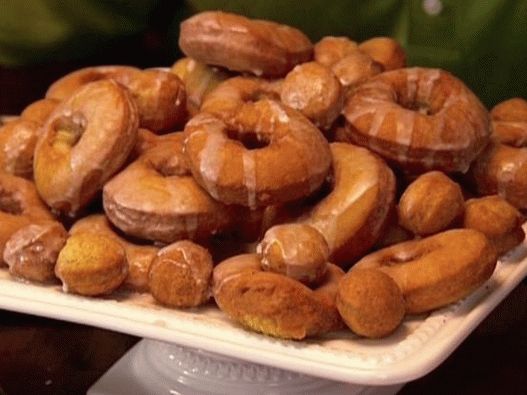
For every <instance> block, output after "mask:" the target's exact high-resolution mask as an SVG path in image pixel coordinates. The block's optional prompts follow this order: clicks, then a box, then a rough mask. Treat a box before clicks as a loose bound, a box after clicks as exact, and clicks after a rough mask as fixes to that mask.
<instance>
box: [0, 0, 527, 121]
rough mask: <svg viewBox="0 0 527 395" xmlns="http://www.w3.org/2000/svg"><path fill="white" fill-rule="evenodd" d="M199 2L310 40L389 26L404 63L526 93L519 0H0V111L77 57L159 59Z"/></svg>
mask: <svg viewBox="0 0 527 395" xmlns="http://www.w3.org/2000/svg"><path fill="white" fill-rule="evenodd" d="M209 9H221V10H226V11H233V12H237V13H240V14H244V15H247V16H250V17H256V18H264V19H271V20H275V21H278V22H282V23H287V24H290V25H293V26H295V27H298V28H300V29H301V30H303V31H304V32H305V33H306V34H308V35H309V36H310V37H311V39H312V40H313V41H314V42H315V41H317V40H319V39H320V38H321V37H323V36H325V35H345V36H349V37H351V38H352V39H353V40H356V41H362V40H364V39H366V38H369V37H372V36H377V35H388V36H392V37H395V38H396V39H397V40H399V41H400V42H401V44H402V45H403V46H404V47H405V48H406V50H407V54H408V64H409V65H419V66H433V67H441V68H444V69H446V70H449V71H451V72H453V73H454V74H456V75H457V76H458V77H460V78H461V79H463V80H464V81H465V82H466V83H467V84H468V85H469V86H470V87H471V88H472V89H473V90H474V91H475V92H476V94H477V95H478V96H480V97H481V99H482V100H483V102H484V103H485V104H486V105H487V106H489V107H490V106H492V105H494V104H495V103H497V102H499V101H501V100H504V99H506V98H509V97H513V96H521V97H527V0H464V1H457V0H369V1H361V0H341V1H339V0H323V1H321V0H302V1H297V0H252V1H246V0H187V1H174V0H135V1H132V0H104V1H101V0H99V1H98V0H75V1H73V0H71V1H68V0H25V1H16V0H3V1H1V2H0V113H4V114H5V113H11V114H15V113H18V112H20V110H22V109H23V108H24V107H25V106H26V105H27V104H29V103H30V102H31V101H34V100H36V99H38V98H40V97H42V96H43V94H44V92H45V90H46V87H47V86H48V85H49V84H50V83H51V82H52V81H53V80H55V79H56V78H58V77H59V76H61V75H62V74H65V73H67V72H69V71H71V70H74V69H76V68H79V67H84V66H87V65H95V64H131V65H137V66H140V67H149V66H169V65H171V64H172V63H174V61H175V60H176V59H177V58H178V57H180V56H181V53H180V52H179V49H178V46H177V40H178V33H179V23H180V22H181V20H182V19H184V18H186V17H188V16H190V15H192V14H194V13H196V12H198V11H203V10H209Z"/></svg>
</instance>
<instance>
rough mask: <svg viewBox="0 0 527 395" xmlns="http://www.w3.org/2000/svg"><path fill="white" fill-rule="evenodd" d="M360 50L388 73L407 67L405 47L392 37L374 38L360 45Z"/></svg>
mask: <svg viewBox="0 0 527 395" xmlns="http://www.w3.org/2000/svg"><path fill="white" fill-rule="evenodd" d="M359 49H360V50H361V51H362V52H364V53H365V54H367V55H369V56H371V57H372V58H373V60H375V61H376V62H379V63H380V64H382V65H383V67H384V69H385V70H386V71H388V70H394V69H400V68H402V67H405V65H406V54H405V52H404V49H403V47H401V45H400V44H399V43H398V42H397V41H395V40H394V39H393V38H390V37H373V38H370V39H369V40H366V41H363V42H362V43H360V44H359Z"/></svg>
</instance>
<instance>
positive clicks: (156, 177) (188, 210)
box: [103, 133, 233, 243]
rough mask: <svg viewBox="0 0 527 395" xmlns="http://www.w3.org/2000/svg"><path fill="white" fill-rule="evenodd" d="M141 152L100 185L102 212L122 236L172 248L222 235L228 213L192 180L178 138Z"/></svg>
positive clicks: (229, 212) (226, 226)
mask: <svg viewBox="0 0 527 395" xmlns="http://www.w3.org/2000/svg"><path fill="white" fill-rule="evenodd" d="M177 136H179V137H175V138H173V139H169V140H166V141H164V142H163V144H159V145H157V146H154V147H153V148H152V149H150V150H148V151H147V152H145V153H144V154H143V155H142V156H141V157H139V158H138V159H137V160H136V161H135V162H133V163H132V164H131V165H129V166H128V167H127V168H126V169H124V170H123V171H121V172H120V173H119V174H117V175H116V176H115V177H114V178H113V179H112V180H110V181H109V182H107V183H106V185H105V186H104V189H103V206H104V211H105V212H106V215H107V216H108V219H109V220H110V221H111V222H112V223H113V224H114V225H115V226H116V227H117V228H118V229H120V230H122V231H123V232H124V233H125V234H127V235H130V236H134V237H139V238H141V239H147V240H155V241H160V242H163V243H172V242H174V241H177V240H181V239H193V240H196V239H202V238H207V237H209V236H211V235H213V234H215V233H217V232H220V231H222V230H224V229H227V228H229V227H230V226H231V224H232V223H233V219H232V218H233V217H232V210H231V209H230V208H228V207H226V206H225V205H223V204H221V203H219V202H217V201H216V200H214V199H213V198H211V197H210V196H209V195H208V194H207V193H206V192H205V191H204V190H203V189H202V188H201V187H200V186H199V185H198V184H197V183H196V182H195V181H194V179H193V178H192V176H191V174H190V171H189V168H188V163H187V158H186V156H185V155H184V154H183V152H182V149H183V138H184V135H183V134H182V133H179V134H177Z"/></svg>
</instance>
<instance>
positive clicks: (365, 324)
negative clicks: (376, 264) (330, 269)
mask: <svg viewBox="0 0 527 395" xmlns="http://www.w3.org/2000/svg"><path fill="white" fill-rule="evenodd" d="M337 308H338V310H339V313H340V315H341V316H342V319H343V320H344V322H345V323H346V325H348V327H349V328H350V329H351V330H352V331H353V332H355V333H356V334H357V335H360V336H364V337H369V338H380V337H385V336H388V335H389V334H390V333H392V332H393V331H394V330H395V329H397V327H398V326H399V324H400V323H401V321H402V320H403V317H404V314H405V308H404V299H403V295H402V293H401V290H400V289H399V287H398V286H397V284H396V283H395V281H394V280H392V278H391V277H390V276H388V275H387V274H385V273H383V272H381V271H379V270H375V269H361V270H351V271H349V272H348V273H347V274H346V275H345V276H344V277H343V278H342V280H341V281H340V283H339V289H338V293H337Z"/></svg>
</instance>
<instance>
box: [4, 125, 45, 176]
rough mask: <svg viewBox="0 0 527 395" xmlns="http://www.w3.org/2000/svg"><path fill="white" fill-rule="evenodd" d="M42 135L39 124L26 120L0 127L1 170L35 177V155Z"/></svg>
mask: <svg viewBox="0 0 527 395" xmlns="http://www.w3.org/2000/svg"><path fill="white" fill-rule="evenodd" d="M40 133H41V130H40V125H39V124H38V123H36V122H34V121H29V120H26V119H24V118H19V119H17V120H15V121H12V122H9V123H7V124H5V125H4V126H2V127H0V169H1V170H3V171H5V172H7V173H9V174H13V175H15V176H18V177H24V178H28V179H30V178H31V177H32V175H33V154H34V151H35V146H36V145H37V141H38V138H39V136H40Z"/></svg>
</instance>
